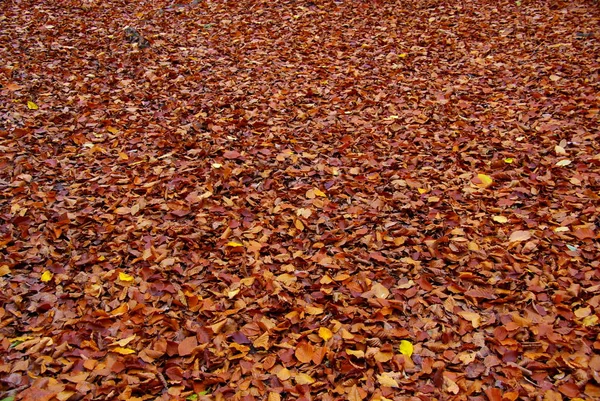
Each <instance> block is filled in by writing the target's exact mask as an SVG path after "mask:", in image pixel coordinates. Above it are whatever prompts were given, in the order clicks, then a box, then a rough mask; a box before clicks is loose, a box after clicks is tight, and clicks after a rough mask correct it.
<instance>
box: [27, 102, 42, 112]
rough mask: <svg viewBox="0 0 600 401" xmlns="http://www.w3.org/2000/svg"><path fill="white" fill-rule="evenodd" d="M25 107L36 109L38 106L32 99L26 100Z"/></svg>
mask: <svg viewBox="0 0 600 401" xmlns="http://www.w3.org/2000/svg"><path fill="white" fill-rule="evenodd" d="M27 108H28V109H29V110H37V109H38V108H39V107H38V105H37V104H35V103H33V102H32V101H28V102H27Z"/></svg>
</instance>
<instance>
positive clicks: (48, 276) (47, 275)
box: [40, 270, 54, 283]
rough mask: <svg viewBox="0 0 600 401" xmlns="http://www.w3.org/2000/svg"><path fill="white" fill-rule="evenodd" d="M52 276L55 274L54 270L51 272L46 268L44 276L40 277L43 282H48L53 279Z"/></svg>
mask: <svg viewBox="0 0 600 401" xmlns="http://www.w3.org/2000/svg"><path fill="white" fill-rule="evenodd" d="M52 277H54V274H52V272H51V271H49V270H45V271H44V272H43V273H42V276H41V277H40V280H41V281H42V282H43V283H47V282H48V281H50V280H52Z"/></svg>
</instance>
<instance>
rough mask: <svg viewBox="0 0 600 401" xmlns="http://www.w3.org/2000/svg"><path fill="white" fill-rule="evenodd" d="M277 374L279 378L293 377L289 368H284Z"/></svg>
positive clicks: (282, 379)
mask: <svg viewBox="0 0 600 401" xmlns="http://www.w3.org/2000/svg"><path fill="white" fill-rule="evenodd" d="M276 376H277V378H278V379H279V380H281V381H284V380H288V379H289V378H290V377H292V373H291V372H290V371H289V369H288V368H283V369H281V370H280V371H279V372H277V374H276Z"/></svg>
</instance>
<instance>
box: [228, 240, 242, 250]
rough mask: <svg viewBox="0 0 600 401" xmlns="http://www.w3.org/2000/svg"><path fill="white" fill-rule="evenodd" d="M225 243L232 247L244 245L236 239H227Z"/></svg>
mask: <svg viewBox="0 0 600 401" xmlns="http://www.w3.org/2000/svg"><path fill="white" fill-rule="evenodd" d="M226 245H227V246H231V247H234V248H236V247H240V246H244V244H242V243H241V242H238V241H229V242H228V243H227V244H226Z"/></svg>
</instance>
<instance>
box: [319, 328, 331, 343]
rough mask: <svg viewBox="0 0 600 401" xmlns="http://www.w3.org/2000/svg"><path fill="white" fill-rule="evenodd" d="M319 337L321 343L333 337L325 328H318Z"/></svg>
mask: <svg viewBox="0 0 600 401" xmlns="http://www.w3.org/2000/svg"><path fill="white" fill-rule="evenodd" d="M319 337H321V338H322V339H323V341H327V340H329V339H330V338H331V337H333V333H332V332H331V330H329V329H328V328H327V327H319Z"/></svg>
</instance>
